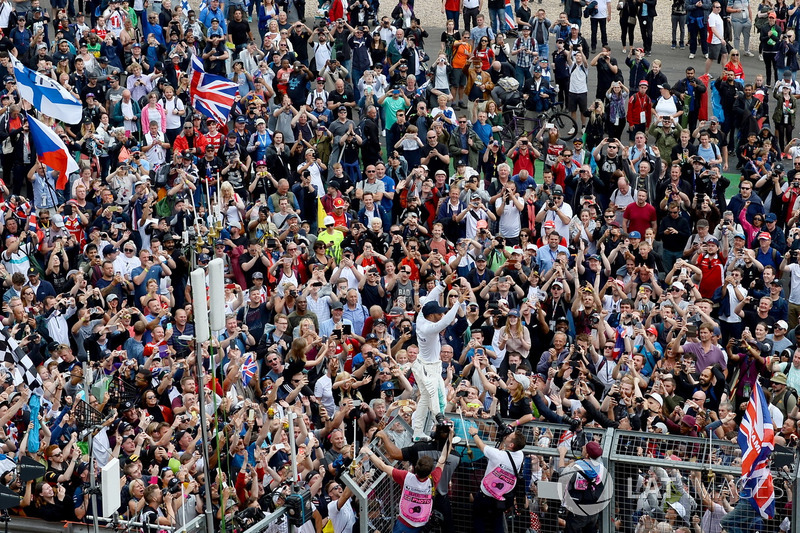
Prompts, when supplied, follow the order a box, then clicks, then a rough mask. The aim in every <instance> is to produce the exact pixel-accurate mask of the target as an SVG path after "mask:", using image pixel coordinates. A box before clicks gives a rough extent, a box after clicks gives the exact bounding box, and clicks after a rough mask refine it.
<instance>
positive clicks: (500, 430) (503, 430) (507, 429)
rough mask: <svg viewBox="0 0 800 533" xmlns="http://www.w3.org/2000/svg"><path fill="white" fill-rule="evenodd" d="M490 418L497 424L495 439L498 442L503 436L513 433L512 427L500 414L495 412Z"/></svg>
mask: <svg viewBox="0 0 800 533" xmlns="http://www.w3.org/2000/svg"><path fill="white" fill-rule="evenodd" d="M492 420H494V423H495V424H497V440H498V442H499V441H501V440H503V439H504V438H506V437H508V436H509V435H511V434H512V433H514V428H513V427H511V426H509V425H508V424H506V423H505V422H504V421H503V419H502V418H500V415H499V414H497V413H495V414H494V415H493V416H492Z"/></svg>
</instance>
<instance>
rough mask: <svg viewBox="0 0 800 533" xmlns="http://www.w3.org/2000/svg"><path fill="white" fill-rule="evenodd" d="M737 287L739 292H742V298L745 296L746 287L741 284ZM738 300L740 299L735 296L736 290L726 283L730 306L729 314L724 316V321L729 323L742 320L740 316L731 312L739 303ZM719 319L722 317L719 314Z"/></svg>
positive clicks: (736, 322)
mask: <svg viewBox="0 0 800 533" xmlns="http://www.w3.org/2000/svg"><path fill="white" fill-rule="evenodd" d="M738 288H739V292H740V293H742V298H747V289H745V288H744V287H743V286H741V285H739V287H738ZM740 301H741V300H739V299H738V298H737V297H736V291H734V290H733V285H731V284H728V302H729V303H730V306H731V314H729V315H728V316H727V317H725V322H728V323H729V324H738V323H739V322H741V321H742V317H740V316H739V315H737V314H736V313H734V312H733V310H734V309H736V306H737V305H739V302H740ZM720 319H722V317H721V316H720Z"/></svg>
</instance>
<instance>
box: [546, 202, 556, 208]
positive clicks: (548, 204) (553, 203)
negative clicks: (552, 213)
mask: <svg viewBox="0 0 800 533" xmlns="http://www.w3.org/2000/svg"><path fill="white" fill-rule="evenodd" d="M555 206H556V203H555V202H554V201H553V200H547V207H549V208H551V209H552V208H553V207H555Z"/></svg>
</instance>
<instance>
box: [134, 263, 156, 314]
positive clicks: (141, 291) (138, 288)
mask: <svg viewBox="0 0 800 533" xmlns="http://www.w3.org/2000/svg"><path fill="white" fill-rule="evenodd" d="M142 272H144V267H140V266H139V267H136V268H134V269H133V270H132V271H131V279H133V278H135V277H136V276H138V275H139V274H141V273H142ZM163 276H164V271H163V270H161V265H153V266H151V267H150V270H148V271H147V275H146V276H145V278H144V280H142V282H141V283H139V284H138V285H137V284H136V283H135V282H134V285H135V290H134V293H133V294H134V296H136V303H137V304H138V303H139V300H140V299H141V297H142V296H144V295H145V294H146V293H147V282H149V281H150V280H151V279H154V280H156V281H161V278H162V277H163ZM139 307H141V305H139Z"/></svg>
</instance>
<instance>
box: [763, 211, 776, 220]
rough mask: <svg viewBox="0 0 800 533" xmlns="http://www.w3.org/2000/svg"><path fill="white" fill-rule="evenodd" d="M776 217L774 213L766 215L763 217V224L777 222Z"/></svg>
mask: <svg viewBox="0 0 800 533" xmlns="http://www.w3.org/2000/svg"><path fill="white" fill-rule="evenodd" d="M777 220H778V216H777V215H776V214H775V213H767V214H766V215H764V221H765V222H777Z"/></svg>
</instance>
